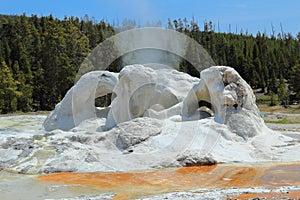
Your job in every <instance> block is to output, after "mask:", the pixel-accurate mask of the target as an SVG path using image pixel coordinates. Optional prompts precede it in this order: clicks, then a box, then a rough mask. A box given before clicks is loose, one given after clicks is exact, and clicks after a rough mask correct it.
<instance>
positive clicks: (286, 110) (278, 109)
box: [258, 104, 300, 114]
mask: <svg viewBox="0 0 300 200" xmlns="http://www.w3.org/2000/svg"><path fill="white" fill-rule="evenodd" d="M258 108H259V110H260V111H262V112H271V113H272V112H273V113H274V112H279V113H289V114H300V108H299V105H290V106H289V107H288V108H284V107H282V106H269V105H265V104H262V105H258Z"/></svg>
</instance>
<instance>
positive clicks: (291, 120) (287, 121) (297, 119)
mask: <svg viewBox="0 0 300 200" xmlns="http://www.w3.org/2000/svg"><path fill="white" fill-rule="evenodd" d="M265 123H272V124H300V117H293V118H282V119H279V120H265Z"/></svg>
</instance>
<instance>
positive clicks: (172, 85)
mask: <svg viewBox="0 0 300 200" xmlns="http://www.w3.org/2000/svg"><path fill="white" fill-rule="evenodd" d="M200 78H201V79H197V78H193V77H191V76H189V75H188V74H185V73H181V72H178V71H176V70H173V69H165V68H163V69H160V68H155V67H151V65H150V67H149V66H147V67H146V66H142V65H131V66H127V67H125V68H123V69H122V71H121V72H120V74H119V77H118V79H117V78H116V76H115V74H113V73H111V72H106V71H95V72H91V73H88V74H86V75H84V76H83V77H82V78H81V79H80V80H79V81H78V82H77V83H76V84H75V85H74V86H73V87H72V88H71V89H70V91H69V92H68V93H67V94H66V96H65V98H64V99H63V100H62V102H61V103H59V104H58V105H57V106H56V108H55V110H54V111H53V112H52V113H51V114H50V115H49V116H48V118H47V119H46V120H45V122H44V124H43V125H44V127H45V129H46V132H44V133H40V132H39V134H38V135H30V134H25V135H24V134H20V135H16V134H0V137H1V138H0V167H1V168H7V169H9V170H15V171H18V172H21V173H49V172H56V171H127V170H138V169H150V168H161V167H177V166H190V165H206V164H213V163H215V162H258V161H299V160H300V154H299V151H300V143H299V141H297V140H295V139H293V138H290V137H286V136H284V135H282V134H280V133H278V132H274V131H272V130H270V129H269V128H267V127H266V126H265V124H264V121H263V120H262V118H261V117H260V115H259V110H258V108H257V106H256V105H255V96H254V94H253V92H252V90H251V88H250V86H249V85H248V84H247V83H246V82H245V81H244V80H243V79H242V78H241V77H240V75H239V74H238V73H237V72H236V71H235V70H234V69H232V68H230V67H225V66H215V67H211V68H208V69H205V70H203V71H202V72H201V77H200ZM112 92H113V93H115V96H116V97H115V98H114V100H113V101H112V103H111V105H110V110H109V112H108V116H107V117H106V116H102V117H101V118H97V117H96V116H97V109H96V108H95V106H94V99H95V98H96V97H98V96H102V95H105V94H108V93H112ZM0 128H1V127H0ZM104 130H105V131H104ZM47 131H48V132H47ZM49 131H50V132H49Z"/></svg>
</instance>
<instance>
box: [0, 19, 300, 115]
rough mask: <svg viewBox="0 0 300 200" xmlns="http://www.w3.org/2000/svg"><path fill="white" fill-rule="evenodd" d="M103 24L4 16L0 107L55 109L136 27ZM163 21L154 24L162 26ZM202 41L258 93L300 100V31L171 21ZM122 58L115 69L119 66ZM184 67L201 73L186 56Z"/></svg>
mask: <svg viewBox="0 0 300 200" xmlns="http://www.w3.org/2000/svg"><path fill="white" fill-rule="evenodd" d="M136 24H137V23H135V21H132V20H124V22H123V24H122V25H118V26H117V25H111V24H109V23H107V22H104V21H100V22H96V21H95V20H94V19H90V18H89V17H88V16H85V17H83V18H81V19H79V18H77V17H68V18H67V17H65V18H64V19H57V18H54V17H53V16H51V15H50V16H44V17H37V16H36V15H32V16H30V17H27V16H26V15H21V16H6V15H0V65H1V66H0V113H9V112H15V111H23V112H27V111H36V110H52V109H53V108H54V106H55V104H57V103H58V102H59V101H60V100H61V99H62V98H63V97H64V95H65V93H66V92H67V91H68V89H69V88H70V87H71V86H72V85H73V84H74V81H75V78H76V74H77V71H78V69H79V67H80V64H81V63H82V61H83V60H84V58H85V57H86V56H87V55H88V54H89V53H90V52H91V50H92V49H93V48H94V47H96V46H97V44H99V43H100V42H102V41H104V40H105V39H106V38H108V37H110V36H112V35H114V34H116V32H118V31H122V30H127V29H130V28H136V27H137V25H136ZM161 24H162V23H161V22H157V23H154V24H151V23H149V24H148V26H161ZM166 28H169V29H173V30H176V31H179V32H182V33H185V34H187V35H188V36H190V37H191V38H193V39H195V40H196V41H197V42H199V43H200V44H201V45H202V46H203V47H204V48H205V49H206V50H207V51H208V53H209V54H210V55H211V56H212V58H213V59H214V61H215V63H216V64H217V65H228V66H232V67H234V68H235V69H236V70H237V71H238V72H239V73H240V74H241V76H242V77H243V78H244V79H245V80H246V81H247V82H248V83H249V84H250V85H251V87H252V88H253V89H255V90H256V91H260V92H261V93H265V94H268V95H270V96H274V95H277V96H278V98H279V100H280V101H281V100H285V101H287V102H289V101H292V100H299V99H300V84H299V83H300V75H299V74H300V32H299V33H298V35H297V36H293V35H291V34H290V33H284V32H283V31H282V32H280V33H275V31H273V33H272V34H271V35H270V36H268V35H267V34H265V33H261V32H258V33H257V34H256V35H251V34H248V33H247V32H243V31H242V30H241V31H240V32H239V33H237V32H235V33H220V32H218V31H215V25H214V24H213V23H212V22H204V24H203V28H202V29H200V25H199V24H197V23H196V22H195V21H194V20H192V21H190V22H188V21H187V20H186V19H183V20H182V19H176V20H173V21H171V20H168V23H167V27H166ZM123 65H124V63H122V62H120V60H118V61H116V62H115V63H113V65H112V66H111V67H110V69H111V70H112V71H119V70H120V69H121V68H122V66H123ZM180 65H181V66H180V69H181V70H182V71H185V72H187V73H190V74H191V75H194V76H199V74H198V72H197V71H196V70H195V69H193V67H192V66H191V65H190V64H189V63H187V62H186V61H185V60H184V61H181V63H180Z"/></svg>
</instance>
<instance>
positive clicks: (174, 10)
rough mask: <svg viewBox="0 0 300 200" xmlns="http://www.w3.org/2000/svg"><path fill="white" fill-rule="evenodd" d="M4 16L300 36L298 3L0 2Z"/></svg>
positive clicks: (256, 0) (265, 0) (264, 0)
mask: <svg viewBox="0 0 300 200" xmlns="http://www.w3.org/2000/svg"><path fill="white" fill-rule="evenodd" d="M0 13H1V14H22V13H26V14H27V15H31V14H36V15H39V16H41V15H44V16H45V15H49V14H50V13H52V15H54V16H55V17H58V18H63V17H64V16H68V17H69V16H77V17H83V16H84V15H85V14H88V15H89V16H90V17H92V16H93V17H94V18H95V19H96V20H97V21H100V20H101V19H104V20H106V21H109V22H112V21H115V22H117V21H119V22H120V23H121V22H122V20H123V19H124V18H128V19H135V20H136V21H139V22H140V23H141V24H145V22H146V21H147V20H149V21H156V20H161V21H162V23H163V24H164V25H165V24H166V23H167V19H168V18H170V19H172V20H173V19H178V18H184V17H186V18H187V19H188V20H189V21H190V20H191V18H192V16H194V18H195V20H196V21H197V22H198V23H199V25H200V28H203V22H204V21H205V20H207V21H209V20H211V21H213V22H214V23H215V26H216V30H217V24H218V22H219V25H220V30H221V31H222V32H228V30H229V24H230V25H231V31H232V32H235V31H236V29H237V30H238V32H240V30H241V29H243V30H244V31H246V30H248V32H249V33H253V34H256V33H257V31H260V32H266V33H268V34H270V33H271V30H272V29H271V24H273V26H274V28H275V31H276V33H278V32H280V23H281V24H282V27H283V30H284V31H285V32H290V33H292V34H293V35H296V34H297V33H298V32H300V1H299V0H285V1H283V0H206V1H204V0H0Z"/></svg>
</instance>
